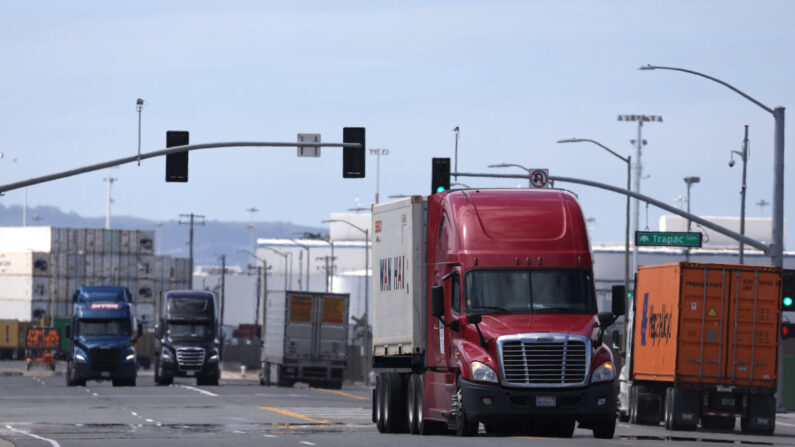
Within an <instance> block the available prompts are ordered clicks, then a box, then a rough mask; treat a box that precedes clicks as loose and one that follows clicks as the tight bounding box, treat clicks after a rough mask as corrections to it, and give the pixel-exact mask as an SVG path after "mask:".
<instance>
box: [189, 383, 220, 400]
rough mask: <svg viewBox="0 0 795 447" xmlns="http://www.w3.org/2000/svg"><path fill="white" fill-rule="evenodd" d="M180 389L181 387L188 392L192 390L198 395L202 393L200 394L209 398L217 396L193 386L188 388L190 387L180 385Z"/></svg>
mask: <svg viewBox="0 0 795 447" xmlns="http://www.w3.org/2000/svg"><path fill="white" fill-rule="evenodd" d="M180 387H181V388H187V389H189V390H193V391H198V392H200V393H202V394H205V395H207V396H211V397H218V395H217V394H215V393H211V392H209V391H205V390H202V389H200V388H196V387H193V386H190V385H180Z"/></svg>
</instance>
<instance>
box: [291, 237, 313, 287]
mask: <svg viewBox="0 0 795 447" xmlns="http://www.w3.org/2000/svg"><path fill="white" fill-rule="evenodd" d="M287 239H289V240H291V241H293V244H295V245H297V246H298V247H301V248H303V249H304V250H306V289H305V290H307V291H309V260H310V259H311V258H310V257H309V246H308V245H303V244H301V243H299V242H298V241H297V240H295V239H293V238H291V237H288V238H287ZM302 273H303V272H302V271H301V270H300V269H299V271H298V277H299V278H300V277H301V274H302Z"/></svg>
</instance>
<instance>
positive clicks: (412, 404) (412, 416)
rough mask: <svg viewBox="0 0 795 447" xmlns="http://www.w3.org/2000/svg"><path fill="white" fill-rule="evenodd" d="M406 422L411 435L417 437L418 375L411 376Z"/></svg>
mask: <svg viewBox="0 0 795 447" xmlns="http://www.w3.org/2000/svg"><path fill="white" fill-rule="evenodd" d="M406 420H407V421H408V427H409V433H411V434H412V435H416V434H417V433H418V431H417V375H416V374H412V375H410V376H409V383H408V390H407V392H406Z"/></svg>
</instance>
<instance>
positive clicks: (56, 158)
mask: <svg viewBox="0 0 795 447" xmlns="http://www.w3.org/2000/svg"><path fill="white" fill-rule="evenodd" d="M793 17H795V3H792V2H788V1H759V2H749V1H744V2H741V1H723V2H714V1H692V0H686V1H666V2H650V1H648V2H637V1H611V2H593V1H515V2H512V1H489V2H476V1H435V2H428V1H379V2H371V1H339V2H321V1H303V2H275V1H274V2H271V1H223V2H211V1H172V2H154V1H137V2H88V1H70V2H55V1H43V2H3V3H1V4H0V54H2V59H3V60H2V63H1V64H0V152H3V154H4V157H3V158H2V159H0V183H8V182H13V181H18V180H23V179H27V178H31V177H35V176H39V175H44V174H49V173H53V172H57V171H61V170H65V169H70V168H76V167H80V166H84V165H89V164H93V163H98V162H101V161H106V160H111V159H115V158H121V157H126V156H130V155H134V154H135V153H136V151H137V147H138V114H137V112H136V110H135V102H136V99H137V98H143V99H144V100H145V101H146V103H145V105H144V108H143V112H142V131H141V146H142V151H143V152H149V151H154V150H159V149H162V148H164V147H165V134H166V131H167V130H187V131H189V132H190V139H191V142H192V143H214V142H227V141H276V142H280V141H295V140H296V135H297V134H298V133H320V134H321V135H322V140H323V141H324V142H340V141H341V140H342V128H343V127H345V126H363V127H365V128H366V129H367V146H368V148H384V149H388V151H389V153H388V155H385V156H382V157H381V163H380V164H381V166H380V195H381V198H382V201H383V200H387V196H389V195H401V194H428V193H429V192H430V174H431V158H432V157H452V156H453V152H454V145H455V134H454V132H453V131H452V129H453V128H454V127H456V126H459V127H460V129H461V130H460V136H459V151H458V152H459V159H458V167H459V170H460V171H461V172H494V173H498V172H499V173H516V174H520V173H522V172H523V171H521V170H518V169H490V168H488V165H489V164H495V163H503V162H504V163H516V164H520V165H523V166H526V167H528V168H544V169H549V172H550V174H551V175H553V176H556V175H557V176H564V177H578V178H584V179H588V180H593V181H597V182H603V183H608V184H611V185H616V186H623V185H625V184H626V165H625V164H624V163H623V162H622V161H621V160H619V159H617V158H615V157H613V156H612V155H610V154H609V153H608V152H606V151H604V150H602V149H600V148H599V147H598V146H595V145H592V144H588V143H580V144H565V145H564V144H556V141H557V140H560V139H563V138H571V137H578V138H590V139H594V140H597V141H599V142H600V143H602V144H604V145H605V146H608V147H610V148H611V149H613V150H614V151H616V152H617V153H619V154H622V156H626V155H632V156H633V158H636V157H635V149H634V147H633V146H632V145H631V143H630V140H631V139H634V138H636V136H637V125H636V124H635V123H630V122H624V121H619V120H618V116H619V115H627V114H646V115H657V116H662V117H663V121H662V122H653V123H647V125H645V126H644V127H643V138H644V139H645V140H647V145H646V146H645V147H644V150H643V156H642V163H643V167H644V170H643V172H644V175H645V176H647V177H646V178H644V179H643V180H642V184H641V192H642V193H644V194H648V195H650V196H652V197H654V198H656V199H658V200H661V201H663V202H666V203H669V204H672V205H678V204H679V202H676V201H675V199H676V198H677V197H680V196H685V195H686V186H685V183H684V181H683V178H684V177H687V176H699V177H701V182H700V183H699V184H697V185H694V186H693V189H692V200H691V209H692V211H693V212H694V213H696V214H698V215H701V216H738V215H739V210H740V194H739V191H740V186H741V175H742V163H741V162H739V161H738V163H737V164H736V165H735V166H734V168H730V167H729V164H728V161H729V157H730V154H731V151H732V150H740V149H741V145H742V140H743V132H744V125H749V134H750V157H749V159H748V179H747V185H748V188H747V205H746V206H747V216H748V217H759V216H761V215H762V212H764V215H765V216H768V217H769V216H770V215H771V207H769V206H768V207H766V208H764V209H762V208H760V207H759V206H757V205H755V203H756V202H759V201H760V200H762V199H764V200H766V201H767V202H771V201H772V190H773V184H772V183H773V176H772V167H773V161H772V158H773V119H772V116H771V115H770V114H769V113H768V112H766V111H764V110H763V109H761V108H759V107H758V106H756V105H754V104H752V103H751V102H749V101H747V100H746V99H744V98H742V97H741V96H739V95H737V94H736V93H734V92H732V91H730V90H728V89H727V88H725V87H723V86H721V85H719V84H716V83H713V82H710V81H708V80H705V79H702V78H699V77H696V76H692V75H688V74H684V73H678V72H672V71H660V70H657V71H640V70H638V67H640V66H641V65H645V64H654V65H661V66H673V67H682V68H687V69H691V70H696V71H699V72H702V73H706V74H709V75H711V76H714V77H716V78H719V79H722V80H724V81H726V82H728V83H730V84H732V85H734V86H736V87H737V88H739V89H740V90H743V91H745V92H746V93H748V94H749V95H751V96H752V97H754V98H756V99H758V100H759V101H760V102H762V103H763V104H765V105H767V106H770V107H775V106H779V105H781V106H785V107H787V106H790V105H795V89H794V88H793V80H794V79H795V58H792V57H791V56H792V54H791V52H792V48H795V31H794V30H795V28H793ZM793 122H795V120H794V119H789V120H788V123H787V126H786V131H787V134H789V135H793V132H792V131H793V130H795V127H793V124H792V123H793ZM791 138H792V137H791ZM791 145H792V144H791V143H789V144H787V148H789V147H791ZM786 157H787V158H786V172H791V169H792V165H793V158H792V151H791V150H789V149H787V151H786ZM735 158H736V157H735ZM341 159H342V155H341V149H339V148H323V149H322V156H321V157H320V158H298V157H296V150H295V149H294V148H258V149H253V148H230V149H221V150H204V151H195V152H192V153H191V154H190V174H189V177H190V180H189V182H188V183H186V184H176V183H165V181H164V177H165V167H164V166H165V161H164V159H162V158H157V159H150V160H145V161H144V162H143V163H142V164H141V166H137V165H136V164H129V165H125V166H122V167H119V168H115V169H113V170H112V172H111V175H112V177H114V178H117V179H118V181H116V182H115V183H114V184H113V199H114V204H113V214H114V215H117V214H118V215H130V216H137V217H143V218H150V219H158V220H170V219H176V218H177V217H178V215H179V214H181V213H189V212H195V213H197V214H202V215H205V216H206V217H207V218H208V219H211V220H225V221H228V220H239V221H245V220H248V219H249V217H250V215H249V213H248V212H247V211H246V209H247V208H250V207H252V206H253V207H256V208H258V209H259V211H258V212H257V213H256V215H255V219H256V220H263V221H290V222H294V223H297V224H303V225H316V226H318V225H320V221H321V220H323V219H327V218H328V216H329V213H331V212H339V211H345V210H347V209H349V208H355V207H359V206H364V207H369V205H370V204H371V203H372V202H373V201H374V196H375V193H376V182H377V179H376V157H375V156H374V155H368V156H367V168H366V169H367V177H366V178H365V179H343V178H342V175H341V171H342V160H341ZM107 176H108V172H107V171H102V172H94V173H88V174H83V175H80V176H77V177H72V178H69V179H63V180H58V181H55V182H50V183H46V184H41V185H37V186H33V187H30V188H28V203H29V205H31V206H33V205H55V206H59V207H61V208H62V209H64V210H66V211H74V212H77V213H79V214H82V215H85V216H103V215H104V214H105V209H106V198H107V183H106V182H105V181H104V180H103V179H104V178H106V177H107ZM790 178H791V177H790ZM790 178H787V176H786V175H785V179H786V180H785V207H784V214H785V217H789V218H790V219H789V220H788V221H787V223H786V224H785V236H786V242H785V245H786V248H787V249H789V250H792V249H795V231H793V230H795V229H793V222H795V220H793V219H792V218H791V217H792V211H791V210H792V209H793V206H795V197H793V194H792V193H793V192H795V189H793V185H792V181H791V180H790ZM458 181H460V182H462V183H465V184H468V185H470V186H473V187H516V186H517V185H519V186H525V185H526V182H525V181H523V180H484V179H476V178H467V179H465V178H463V177H460V178H459V179H458ZM556 186H561V187H565V188H567V189H570V190H572V191H574V192H576V193H577V195H578V196H579V199H580V203H581V205H582V207H583V210H584V212H585V214H586V216H587V217H590V218H593V219H595V220H594V222H593V225H592V228H591V236H592V240H593V241H595V242H622V241H623V238H624V222H625V214H624V212H625V211H624V210H625V208H624V207H625V198H624V196H621V195H618V194H616V193H612V192H606V191H601V190H598V189H594V188H591V187H585V186H579V185H574V184H566V185H564V184H560V183H559V184H557V185H556ZM23 197H24V194H23V192H22V191H21V190H20V191H12V192H9V193H7V194H6V195H5V196H3V197H2V198H0V200H2V201H3V202H4V204H6V205H11V204H21V203H22V201H23ZM661 214H664V213H663V212H661V211H660V210H658V209H656V208H654V207H649V210H648V228H649V229H651V230H656V229H657V226H658V218H659V216H660V215H661ZM640 224H641V225H640V226H641V229H644V228H645V227H646V225H647V224H646V210H645V208H643V207H642V208H641V218H640Z"/></svg>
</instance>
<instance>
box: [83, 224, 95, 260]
mask: <svg viewBox="0 0 795 447" xmlns="http://www.w3.org/2000/svg"><path fill="white" fill-rule="evenodd" d="M83 239H84V240H85V247H86V248H85V252H86V254H87V255H88V254H94V253H96V251H97V230H96V229H94V228H86V229H85V236H84V237H83Z"/></svg>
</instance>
